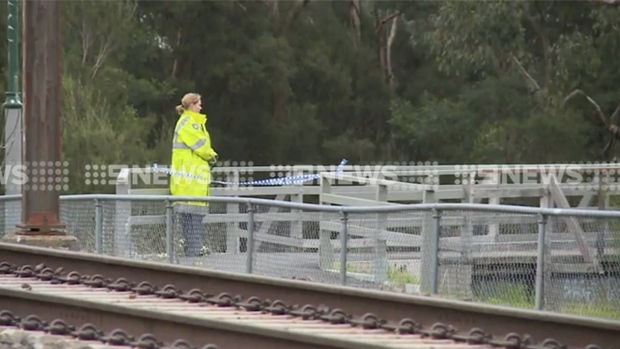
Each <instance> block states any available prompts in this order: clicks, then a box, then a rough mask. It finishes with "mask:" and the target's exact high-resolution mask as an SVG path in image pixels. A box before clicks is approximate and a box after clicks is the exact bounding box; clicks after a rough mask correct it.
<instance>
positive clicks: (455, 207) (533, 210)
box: [0, 194, 620, 219]
mask: <svg viewBox="0 0 620 349" xmlns="http://www.w3.org/2000/svg"><path fill="white" fill-rule="evenodd" d="M20 197H21V195H4V196H0V202H1V201H6V200H17V199H19V198H20ZM60 199H61V200H62V201H83V200H93V201H95V200H100V201H111V202H123V201H126V202H131V201H134V202H140V201H145V202H147V201H148V202H166V201H168V202H171V203H173V202H181V201H201V202H211V203H230V204H242V205H243V204H246V205H251V204H254V205H265V206H269V207H279V208H290V209H295V210H306V211H314V212H332V213H343V212H347V213H397V212H407V211H427V212H430V211H433V210H437V211H460V210H467V211H477V212H493V213H516V214H528V215H546V216H554V217H568V216H572V217H591V218H613V219H619V218H620V211H596V210H583V209H571V208H566V209H565V208H542V207H541V208H537V207H525V206H516V205H487V204H469V203H433V204H408V205H403V204H398V205H393V206H384V205H371V206H355V207H349V206H328V205H317V204H309V203H296V202H287V201H278V200H269V199H253V198H236V197H217V196H172V195H115V194H82V195H65V196H61V197H60Z"/></svg>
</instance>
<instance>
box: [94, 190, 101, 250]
mask: <svg viewBox="0 0 620 349" xmlns="http://www.w3.org/2000/svg"><path fill="white" fill-rule="evenodd" d="M95 251H96V252H97V253H103V205H102V204H101V200H100V199H95Z"/></svg>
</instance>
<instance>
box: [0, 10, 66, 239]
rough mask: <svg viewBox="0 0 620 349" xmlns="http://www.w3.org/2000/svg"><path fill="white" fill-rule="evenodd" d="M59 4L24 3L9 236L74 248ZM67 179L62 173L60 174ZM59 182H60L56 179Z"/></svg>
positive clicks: (10, 237)
mask: <svg viewBox="0 0 620 349" xmlns="http://www.w3.org/2000/svg"><path fill="white" fill-rule="evenodd" d="M60 5H61V1H60V0H27V1H23V2H22V19H23V34H22V37H23V43H22V56H23V59H22V61H23V64H22V83H23V85H24V135H25V137H24V138H23V142H24V143H23V147H24V152H23V161H24V165H25V169H26V182H25V183H24V185H23V188H22V220H21V223H20V224H18V225H17V228H19V230H18V231H17V232H15V233H14V234H11V236H9V237H8V239H9V240H12V241H14V242H17V243H21V244H28V245H37V246H46V247H56V248H65V249H75V248H76V247H77V244H76V239H75V238H74V237H72V236H68V235H66V233H65V232H63V229H64V228H65V226H64V225H63V224H61V222H60V218H59V217H60V215H59V206H60V203H59V199H60V190H61V189H62V184H63V183H62V179H63V166H62V162H61V160H62V154H61V135H62V133H61V129H60V127H61V123H60V112H61V97H60V95H61V70H62V68H61V45H60V44H61V41H60V37H61V36H60V30H61V25H60ZM64 175H66V174H64ZM59 180H60V181H59Z"/></svg>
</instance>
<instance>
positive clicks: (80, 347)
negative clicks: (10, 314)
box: [0, 327, 95, 349]
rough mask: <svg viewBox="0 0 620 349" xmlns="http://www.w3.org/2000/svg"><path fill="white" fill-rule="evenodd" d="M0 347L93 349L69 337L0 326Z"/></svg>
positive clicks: (14, 348)
mask: <svg viewBox="0 0 620 349" xmlns="http://www.w3.org/2000/svg"><path fill="white" fill-rule="evenodd" d="M0 349H95V348H93V347H92V346H90V345H89V344H87V343H84V342H80V341H78V340H75V339H73V338H71V337H65V336H56V335H50V334H47V333H44V332H35V331H24V330H19V329H14V328H1V327H0Z"/></svg>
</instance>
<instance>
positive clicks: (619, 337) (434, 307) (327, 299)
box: [0, 244, 620, 349]
mask: <svg viewBox="0 0 620 349" xmlns="http://www.w3.org/2000/svg"><path fill="white" fill-rule="evenodd" d="M1 262H6V263H8V264H10V265H15V266H24V265H39V267H38V268H39V269H41V268H43V266H45V267H47V268H50V270H56V269H58V268H63V269H64V271H65V272H76V273H77V274H74V275H81V276H84V275H85V274H88V275H90V276H91V279H92V275H95V274H99V275H100V277H99V278H98V280H99V282H101V281H105V280H110V281H111V280H118V279H120V278H124V279H125V280H126V281H127V282H133V283H134V284H135V285H139V282H140V281H147V282H148V285H151V286H157V287H158V288H159V289H160V290H161V289H162V288H164V286H166V285H169V286H168V288H169V290H170V291H174V292H176V293H174V292H173V293H171V295H176V296H178V294H179V293H183V292H182V291H181V290H183V291H185V292H187V293H188V294H189V293H191V292H189V291H191V290H192V289H195V288H196V289H199V288H206V289H203V290H202V291H200V292H199V293H197V292H194V296H196V297H198V298H200V297H207V296H205V292H206V293H208V294H209V295H218V294H221V293H228V294H229V295H231V296H233V298H236V297H235V296H236V295H240V296H241V299H243V300H245V302H246V303H247V299H248V298H251V297H257V298H258V300H259V301H261V302H262V300H265V299H271V300H272V302H273V301H274V300H280V301H281V304H283V305H292V304H297V305H305V304H309V305H312V306H314V308H313V309H315V310H317V311H318V307H319V305H326V306H328V307H330V309H332V310H333V309H334V308H338V309H341V310H342V312H343V313H344V314H345V315H347V316H346V317H345V318H346V319H350V317H351V318H357V319H358V320H357V323H358V324H362V322H363V320H364V319H365V320H366V321H370V322H372V321H371V320H373V319H385V320H386V321H390V322H391V323H396V324H397V323H398V321H400V320H402V319H412V320H413V321H415V323H416V324H418V325H419V326H421V327H423V328H426V329H430V328H432V326H433V324H435V323H437V322H441V323H444V324H449V325H451V326H454V327H455V328H456V329H458V330H460V331H457V332H456V333H451V332H450V331H448V338H457V337H458V336H459V335H461V336H463V335H466V334H467V333H468V331H469V330H470V329H471V328H473V327H476V328H480V329H482V330H484V331H485V332H486V334H488V335H490V336H493V337H494V338H495V339H491V341H498V340H499V341H500V342H501V341H502V340H508V338H504V336H506V334H508V333H516V334H518V336H517V337H515V338H516V339H519V338H520V339H523V338H524V336H525V335H529V336H531V337H532V338H533V339H534V340H535V341H536V342H537V343H539V344H540V343H542V341H544V340H545V339H546V338H553V339H555V340H556V341H558V342H560V343H561V344H565V345H566V347H567V348H568V349H572V348H586V347H587V346H589V345H596V346H598V348H617V346H618V343H620V322H617V321H608V320H602V319H591V318H584V317H577V316H569V315H561V314H552V313H547V312H540V311H527V310H520V309H512V308H504V307H498V306H489V305H478V304H472V303H468V302H462V301H453V300H442V299H433V298H430V297H421V296H412V295H401V294H389V293H383V292H377V291H370V290H362V289H355V288H348V287H335V286H328V285H322V284H314V283H309V282H303V281H297V280H283V279H275V278H267V277H257V276H253V275H246V274H234V273H225V272H217V271H212V270H204V269H198V268H191V267H179V266H173V265H166V264H157V263H148V262H142V261H135V260H125V259H119V258H113V257H107V256H101V255H89V254H82V253H71V252H66V251H60V250H52V249H42V248H34V247H26V246H19V245H11V244H0V263H1ZM8 264H4V267H2V266H0V274H1V273H2V272H11V271H13V272H14V269H13V268H8V267H7V265H8ZM2 268H4V269H2ZM8 269H11V270H8ZM39 272H40V270H39ZM24 276H28V274H27V273H25V274H24ZM48 276H49V275H48ZM81 279H82V280H87V279H84V278H81ZM75 280H78V279H75ZM94 281H95V282H94V284H96V281H97V280H94ZM110 281H108V282H110ZM119 283H121V282H120V281H117V282H116V284H119ZM108 285H109V284H108ZM145 285H147V284H143V285H142V286H145ZM109 286H110V285H109ZM117 286H118V285H117ZM118 287H121V286H118ZM43 294H44V292H43V291H42V292H41V293H38V292H30V293H27V294H26V295H24V292H19V291H16V290H2V293H1V295H2V297H0V299H1V300H0V302H1V303H0V308H7V307H9V308H10V307H12V308H15V309H19V307H22V308H21V309H24V308H23V307H29V308H28V309H31V308H32V307H33V306H41V307H42V306H44V305H45V304H42V302H44V298H47V299H50V300H53V301H58V302H64V303H66V304H63V305H62V306H58V307H56V308H55V309H53V311H57V312H58V314H61V315H62V314H67V315H68V316H73V317H76V316H77V318H80V319H84V320H89V321H90V320H93V321H95V320H96V319H97V316H101V312H103V311H114V312H115V314H116V315H117V316H118V320H117V321H118V322H115V323H114V324H115V326H118V325H117V324H124V325H122V327H123V328H125V327H127V328H131V329H132V331H135V332H143V329H142V328H141V327H139V326H146V325H145V323H144V322H142V325H138V324H137V323H136V324H135V326H138V327H131V326H130V324H133V322H131V323H130V322H128V321H129V320H128V318H129V317H131V316H133V315H132V314H139V316H146V317H149V319H152V320H149V323H150V321H153V324H152V325H149V326H150V327H148V330H149V331H154V329H159V328H160V327H159V326H168V327H170V326H171V322H170V321H175V322H177V323H179V325H178V327H172V328H175V331H174V334H175V336H176V337H178V336H179V335H181V336H183V337H185V334H186V333H187V338H188V340H191V341H192V342H196V343H199V342H201V340H200V339H201V338H198V337H196V336H199V335H200V331H196V329H197V327H193V326H200V325H202V326H204V325H205V324H207V323H208V324H209V326H211V325H213V326H220V327H213V330H211V331H206V333H210V337H209V342H214V343H215V344H218V343H227V344H228V343H239V341H242V339H240V338H237V337H239V336H238V335H237V336H234V335H233V336H230V335H226V334H225V333H222V332H225V331H224V330H225V329H224V328H223V326H228V325H226V324H222V323H220V325H216V324H215V323H213V324H212V323H211V322H205V321H206V320H202V319H198V318H186V317H181V316H180V315H178V316H177V315H170V316H163V317H162V316H161V313H157V312H154V311H149V310H146V309H135V310H131V312H129V311H128V310H127V309H126V308H124V307H121V306H118V305H116V304H107V305H106V304H103V303H96V304H97V306H96V307H95V303H92V302H91V303H88V302H87V301H83V300H80V299H67V298H63V297H59V296H56V295H49V296H45V297H43ZM201 295H202V296H201ZM199 296H200V297H199ZM16 297H21V298H23V299H24V300H23V301H18V300H17V299H16ZM54 297H55V298H54ZM76 297H77V296H76ZM76 297H74V298H76ZM124 297H130V296H128V295H125V296H124ZM78 298H79V297H78ZM190 298H191V297H190ZM261 302H259V303H261ZM87 303H88V304H87ZM108 303H109V302H108ZM233 303H235V304H236V305H237V306H241V303H243V302H242V301H241V300H240V299H237V300H236V301H234V302H233ZM20 304H21V305H20ZM278 304H280V303H278ZM271 305H272V306H274V304H273V303H271ZM85 306H88V307H95V308H96V309H91V310H89V311H88V312H86V311H85V310H84V307H85ZM76 307H78V308H76ZM79 307H82V308H79ZM284 308H285V309H288V310H287V311H289V313H290V307H284ZM68 309H72V310H70V311H69V310H68ZM80 309H81V310H80ZM298 310H299V309H298ZM306 310H308V311H309V310H310V308H306ZM50 311H52V309H50ZM68 311H69V312H68ZM188 311H189V310H188ZM300 311H301V310H300ZM134 312H135V313H134ZM367 313H372V314H373V316H369V315H366V317H365V318H364V315H365V314H367ZM291 315H292V314H291ZM332 315H334V314H332ZM349 316H350V317H349ZM164 318H165V319H164ZM360 318H362V319H360ZM171 319H172V320H171ZM258 321H259V320H258ZM347 321H348V324H351V323H353V322H352V321H351V320H347ZM259 322H260V321H259ZM104 323H106V322H105V321H104ZM181 323H182V325H181ZM107 324H108V326H111V325H110V323H107ZM132 326H134V325H132ZM231 326H232V325H231ZM235 326H240V325H239V324H236V325H235ZM191 327H193V330H192V331H189V330H187V328H191ZM440 327H441V326H439V327H437V326H436V328H435V329H436V330H438V331H439V330H440ZM161 328H162V331H163V327H161ZM183 328H185V329H183ZM249 328H250V327H245V330H248V331H249ZM255 329H256V330H258V331H259V333H255V332H253V333H249V334H248V337H247V338H249V340H251V341H250V342H245V345H247V346H246V347H253V348H259V347H260V345H259V343H262V342H260V341H259V339H260V338H263V339H264V338H265V336H270V335H274V336H276V332H273V331H272V332H270V331H267V330H266V329H265V328H261V327H255ZM144 330H146V329H144ZM237 330H239V331H241V330H242V329H241V327H237V328H236V329H233V331H237ZM183 331H184V332H183ZM274 331H275V330H274ZM463 331H464V332H463ZM156 333H159V332H156ZM162 333H163V332H162ZM218 333H222V334H221V335H218ZM226 333H228V334H230V333H229V332H226ZM280 334H281V333H280ZM444 334H446V333H444ZM257 336H259V337H260V338H259V337H257ZM276 337H277V336H276ZM244 338H246V337H244ZM274 338H275V337H274ZM302 338H304V337H303V336H301V335H299V336H298V335H291V337H289V338H288V339H287V340H288V342H287V343H288V344H287V345H288V346H287V348H293V347H295V348H297V347H298V346H292V345H291V343H292V342H291V341H297V342H298V343H299V341H301V340H302ZM313 338H314V339H309V338H307V337H306V339H308V340H309V341H310V340H313V341H317V340H318V339H317V338H316V337H313ZM498 338H504V339H498ZM162 339H163V338H162ZM204 340H206V338H202V341H204ZM486 341H487V344H491V343H489V342H488V341H489V340H488V339H487V340H486ZM347 343H349V344H351V343H353V342H346V341H336V340H334V339H326V341H325V342H321V343H318V342H315V343H314V344H313V346H312V347H314V348H317V347H332V348H336V347H341V348H345V347H346V345H348V344H347ZM268 344H270V345H273V344H274V342H273V341H270V342H269V343H268ZM496 344H497V342H496ZM229 345H230V344H229ZM330 345H331V346H330ZM365 345H366V347H368V348H371V347H373V346H372V345H371V344H365ZM506 346H510V345H509V344H506ZM230 347H237V346H236V345H235V346H232V345H231V346H230ZM354 347H355V348H365V346H364V344H355V346H354ZM374 347H375V348H379V347H385V346H374ZM270 348H277V346H271V347H270ZM522 348H528V346H522ZM590 348H594V347H590Z"/></svg>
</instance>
